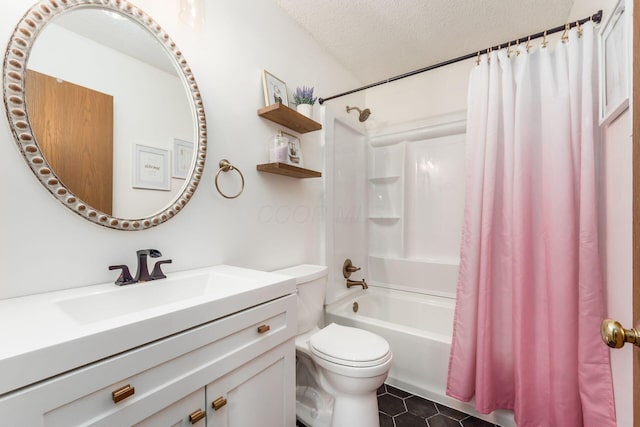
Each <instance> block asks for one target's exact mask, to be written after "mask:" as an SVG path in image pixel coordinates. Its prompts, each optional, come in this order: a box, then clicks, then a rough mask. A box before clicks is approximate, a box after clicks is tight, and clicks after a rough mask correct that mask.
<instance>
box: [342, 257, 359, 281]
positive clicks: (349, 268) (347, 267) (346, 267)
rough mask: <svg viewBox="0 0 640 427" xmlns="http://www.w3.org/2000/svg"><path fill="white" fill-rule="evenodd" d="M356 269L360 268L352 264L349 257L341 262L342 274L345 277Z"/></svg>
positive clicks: (349, 275)
mask: <svg viewBox="0 0 640 427" xmlns="http://www.w3.org/2000/svg"><path fill="white" fill-rule="evenodd" d="M358 270H360V267H356V266H355V265H353V263H352V262H351V260H350V259H349V258H347V259H346V260H345V261H344V264H342V275H343V276H344V278H345V279H348V278H349V277H351V273H355V272H356V271H358Z"/></svg>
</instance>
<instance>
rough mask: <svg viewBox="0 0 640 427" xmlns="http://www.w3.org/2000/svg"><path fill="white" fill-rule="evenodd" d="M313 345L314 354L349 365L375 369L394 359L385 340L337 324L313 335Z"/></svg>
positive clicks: (311, 340)
mask: <svg viewBox="0 0 640 427" xmlns="http://www.w3.org/2000/svg"><path fill="white" fill-rule="evenodd" d="M309 344H310V347H311V351H312V353H313V354H314V355H316V356H318V357H321V358H322V359H325V360H327V361H330V362H334V363H338V364H341V365H347V366H362V367H364V366H375V365H378V364H380V363H382V362H384V361H385V360H387V359H388V358H389V357H390V356H391V353H390V351H389V343H388V342H387V341H386V340H385V339H384V338H382V337H380V336H378V335H376V334H374V333H371V332H369V331H365V330H362V329H357V328H350V327H348V326H342V325H337V324H335V323H332V324H330V325H329V326H327V327H325V328H323V329H322V330H320V331H319V332H317V333H315V334H313V335H312V336H311V339H310V340H309Z"/></svg>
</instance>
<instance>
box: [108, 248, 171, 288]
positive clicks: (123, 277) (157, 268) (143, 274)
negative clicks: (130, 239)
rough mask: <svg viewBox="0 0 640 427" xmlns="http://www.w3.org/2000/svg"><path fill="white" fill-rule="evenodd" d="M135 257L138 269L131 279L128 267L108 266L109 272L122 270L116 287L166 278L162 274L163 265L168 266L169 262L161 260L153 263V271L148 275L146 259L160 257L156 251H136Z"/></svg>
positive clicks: (168, 260)
mask: <svg viewBox="0 0 640 427" xmlns="http://www.w3.org/2000/svg"><path fill="white" fill-rule="evenodd" d="M136 255H137V257H138V269H137V271H136V276H135V277H131V273H130V272H129V267H127V266H126V265H110V266H109V270H117V269H120V270H122V271H121V273H120V276H119V277H118V279H117V280H116V285H118V286H122V285H130V284H132V283H138V282H148V281H150V280H158V279H164V278H166V277H167V276H165V274H164V273H163V272H162V265H163V264H170V263H171V260H170V259H167V260H162V261H158V262H156V263H155V265H154V267H153V271H152V272H151V274H149V269H148V266H147V257H148V256H149V257H151V258H158V257H160V256H162V254H161V253H160V251H159V250H157V249H141V250H139V251H136Z"/></svg>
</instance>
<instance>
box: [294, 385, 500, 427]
mask: <svg viewBox="0 0 640 427" xmlns="http://www.w3.org/2000/svg"><path fill="white" fill-rule="evenodd" d="M378 410H379V415H380V427H499V426H497V425H495V424H491V423H490V422H487V421H484V420H481V419H479V418H475V417H472V416H471V415H468V414H465V413H463V412H459V411H456V410H455V409H451V408H448V407H446V406H444V405H440V404H439V403H435V402H431V401H430V400H426V399H423V398H422V397H419V396H415V395H413V394H411V393H408V392H406V391H403V390H400V389H398V388H395V387H392V386H390V385H388V384H383V385H382V387H380V388H379V389H378ZM296 426H298V427H305V426H304V424H302V423H301V422H299V421H298V422H297V423H296Z"/></svg>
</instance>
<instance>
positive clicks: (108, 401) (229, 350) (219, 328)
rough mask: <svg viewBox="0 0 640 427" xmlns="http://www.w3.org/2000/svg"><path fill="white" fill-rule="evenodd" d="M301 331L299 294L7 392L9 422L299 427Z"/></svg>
mask: <svg viewBox="0 0 640 427" xmlns="http://www.w3.org/2000/svg"><path fill="white" fill-rule="evenodd" d="M212 317H214V318H215V316H212ZM295 333H296V298H295V295H294V294H289V295H286V296H283V297H280V298H277V299H274V300H271V301H269V302H265V303H262V304H259V305H257V306H253V307H251V308H248V309H245V310H242V311H239V312H236V313H234V314H231V315H227V316H225V317H223V318H220V319H217V320H214V321H209V322H207V323H204V324H201V325H199V326H196V327H193V328H190V329H188V330H185V331H182V332H180V333H177V334H174V335H171V336H168V337H165V338H162V339H160V340H157V341H154V342H151V343H148V344H145V345H142V346H140V347H137V348H134V349H131V350H128V351H125V352H123V353H120V354H117V355H113V356H111V357H108V358H105V359H103V360H100V361H96V362H94V363H91V364H88V365H86V366H83V367H79V368H77V369H74V370H71V371H69V372H67V373H64V374H61V375H57V376H55V377H53V378H49V379H47V380H44V381H41V382H39V383H36V384H33V385H30V386H28V387H24V388H22V389H18V390H15V391H12V392H10V393H7V394H4V395H3V396H1V397H0V420H2V421H1V424H2V425H10V426H14V427H16V426H28V427H33V426H46V427H63V426H64V427H70V426H76V425H82V426H109V427H113V426H132V425H141V426H174V425H178V426H183V425H184V426H187V425H189V426H190V425H196V426H205V425H206V426H249V425H264V426H269V427H276V426H283V427H288V426H292V425H295V377H294V376H295V346H294V336H295ZM27 369H28V368H27ZM119 392H120V393H121V394H122V395H123V396H125V397H124V398H122V400H120V401H118V402H117V403H116V402H114V400H117V397H115V398H114V396H116V395H117V394H118V393H119ZM114 393H115V394H114ZM219 398H222V399H223V400H224V402H225V404H224V405H221V402H223V401H222V400H217V399H219ZM214 401H216V402H217V403H216V406H217V410H216V409H214V408H213V402H214ZM198 411H201V413H199V412H198ZM190 415H191V420H190ZM202 415H204V417H202ZM198 418H201V419H200V420H198ZM192 422H193V424H192Z"/></svg>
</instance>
